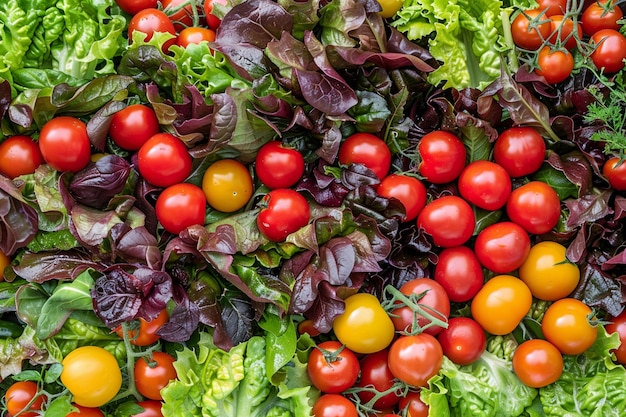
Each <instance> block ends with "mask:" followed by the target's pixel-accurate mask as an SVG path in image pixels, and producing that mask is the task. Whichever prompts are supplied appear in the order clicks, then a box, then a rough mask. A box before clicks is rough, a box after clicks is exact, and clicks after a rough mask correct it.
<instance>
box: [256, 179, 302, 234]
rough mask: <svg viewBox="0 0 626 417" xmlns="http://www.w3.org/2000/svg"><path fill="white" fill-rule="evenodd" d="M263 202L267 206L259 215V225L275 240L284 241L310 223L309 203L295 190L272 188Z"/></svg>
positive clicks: (262, 232) (260, 229)
mask: <svg viewBox="0 0 626 417" xmlns="http://www.w3.org/2000/svg"><path fill="white" fill-rule="evenodd" d="M261 203H262V205H264V206H265V207H264V208H262V209H261V211H260V212H259V215H258V216H257V226H258V227H259V231H260V232H261V234H262V235H263V236H265V237H266V238H267V239H269V240H271V241H273V242H282V241H284V240H285V238H286V237H287V236H288V235H290V234H291V233H293V232H295V231H297V230H299V229H300V228H302V227H304V226H306V225H307V224H308V223H309V219H310V217H311V210H310V208H309V203H308V202H307V200H306V198H304V197H303V196H302V194H300V193H298V192H297V191H295V190H292V189H290V188H278V189H276V190H272V191H270V192H269V193H268V194H266V195H265V197H263V200H262V201H261Z"/></svg>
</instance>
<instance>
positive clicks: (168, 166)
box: [137, 133, 193, 187]
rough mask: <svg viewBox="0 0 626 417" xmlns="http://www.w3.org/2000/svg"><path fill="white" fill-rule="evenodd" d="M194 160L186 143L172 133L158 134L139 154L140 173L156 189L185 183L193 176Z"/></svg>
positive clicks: (140, 149)
mask: <svg viewBox="0 0 626 417" xmlns="http://www.w3.org/2000/svg"><path fill="white" fill-rule="evenodd" d="M192 163H193V161H192V158H191V155H190V154H189V152H188V150H187V146H186V145H185V143H184V142H183V141H182V140H180V139H179V138H177V137H176V136H174V135H172V134H171V133H157V134H156V135H153V136H152V137H150V139H148V140H147V141H146V142H145V143H144V144H143V145H142V146H141V148H139V151H138V152H137V166H138V168H139V173H140V174H141V176H142V177H144V179H145V180H146V181H148V182H149V183H150V184H152V185H154V186H156V187H169V186H170V185H174V184H178V183H180V182H183V181H184V180H185V178H187V177H188V176H189V174H191V169H192Z"/></svg>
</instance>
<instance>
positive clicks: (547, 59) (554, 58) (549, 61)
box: [535, 46, 574, 84]
mask: <svg viewBox="0 0 626 417" xmlns="http://www.w3.org/2000/svg"><path fill="white" fill-rule="evenodd" d="M537 65H538V67H537V68H535V73H536V74H537V75H543V78H545V80H546V82H547V83H549V84H558V83H560V82H562V81H565V80H566V79H567V78H568V77H569V76H570V75H571V74H572V70H573V69H574V56H573V55H572V54H571V53H570V52H569V51H567V50H565V49H554V48H551V47H549V46H544V47H543V48H541V49H540V50H539V54H538V55H537Z"/></svg>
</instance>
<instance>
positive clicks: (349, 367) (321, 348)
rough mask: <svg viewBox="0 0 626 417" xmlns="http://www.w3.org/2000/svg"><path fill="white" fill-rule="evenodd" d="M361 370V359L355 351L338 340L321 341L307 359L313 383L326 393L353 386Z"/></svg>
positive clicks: (338, 392) (337, 391)
mask: <svg viewBox="0 0 626 417" xmlns="http://www.w3.org/2000/svg"><path fill="white" fill-rule="evenodd" d="M359 371H360V365H359V360H358V359H357V357H356V355H355V354H354V352H352V351H351V350H350V349H348V348H346V347H345V346H343V345H342V344H341V343H340V342H337V341H336V340H327V341H324V342H321V343H319V344H318V345H317V347H316V348H314V349H313V350H311V353H310V354H309V359H308V360H307V373H308V375H309V379H310V380H311V383H312V384H313V385H314V386H315V387H316V388H317V389H319V390H320V391H322V392H324V393H329V394H340V393H342V392H343V391H345V390H347V389H348V388H350V387H352V386H353V385H354V383H355V382H356V380H357V378H358V377H359Z"/></svg>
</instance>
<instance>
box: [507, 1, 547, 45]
mask: <svg viewBox="0 0 626 417" xmlns="http://www.w3.org/2000/svg"><path fill="white" fill-rule="evenodd" d="M550 30H551V24H550V19H549V18H548V17H547V16H546V14H545V12H544V11H542V10H540V9H530V10H523V11H521V12H520V14H518V15H517V16H516V17H515V18H514V19H513V22H511V34H512V35H513V42H515V45H517V46H518V47H520V48H522V49H528V50H531V51H534V50H536V49H538V48H539V47H540V46H541V45H542V43H543V41H544V39H548V37H549V36H550Z"/></svg>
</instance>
